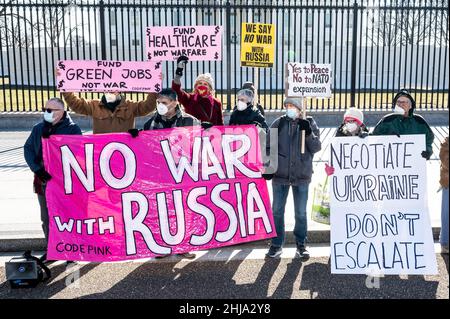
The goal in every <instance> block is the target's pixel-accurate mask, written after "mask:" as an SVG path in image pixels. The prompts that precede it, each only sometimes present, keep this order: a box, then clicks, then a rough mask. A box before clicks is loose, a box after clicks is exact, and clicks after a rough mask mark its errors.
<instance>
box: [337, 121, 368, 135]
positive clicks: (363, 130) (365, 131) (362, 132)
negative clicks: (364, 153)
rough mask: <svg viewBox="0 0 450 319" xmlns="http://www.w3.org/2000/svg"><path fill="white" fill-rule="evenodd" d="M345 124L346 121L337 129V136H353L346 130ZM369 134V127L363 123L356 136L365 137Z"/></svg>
mask: <svg viewBox="0 0 450 319" xmlns="http://www.w3.org/2000/svg"><path fill="white" fill-rule="evenodd" d="M344 126H345V123H342V124H341V125H340V126H339V127H338V129H337V130H336V134H335V136H336V137H342V136H352V135H351V134H350V133H349V132H344ZM367 135H369V130H368V129H367V127H366V126H365V125H364V124H363V125H361V128H360V130H359V133H358V134H357V135H355V136H359V137H365V136H367Z"/></svg>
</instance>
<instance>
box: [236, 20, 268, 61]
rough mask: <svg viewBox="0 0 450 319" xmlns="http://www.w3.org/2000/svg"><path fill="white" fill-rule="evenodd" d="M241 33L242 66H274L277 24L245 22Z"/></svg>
mask: <svg viewBox="0 0 450 319" xmlns="http://www.w3.org/2000/svg"><path fill="white" fill-rule="evenodd" d="M241 34H242V35H241V66H252V67H260V68H271V67H273V63H274V60H275V43H276V36H275V34H276V33H275V24H265V23H246V22H244V23H242V32H241Z"/></svg>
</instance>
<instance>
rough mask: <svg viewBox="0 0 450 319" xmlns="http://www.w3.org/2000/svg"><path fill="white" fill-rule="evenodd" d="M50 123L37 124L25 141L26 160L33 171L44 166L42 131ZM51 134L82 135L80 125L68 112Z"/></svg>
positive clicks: (52, 129)
mask: <svg viewBox="0 0 450 319" xmlns="http://www.w3.org/2000/svg"><path fill="white" fill-rule="evenodd" d="M45 125H48V124H46V123H45V122H44V121H42V122H40V123H38V124H36V125H35V126H34V127H33V130H32V131H31V134H30V136H29V137H28V139H27V141H26V142H25V145H24V146H23V148H24V156H25V161H26V162H27V164H28V166H29V167H30V169H31V170H32V171H33V172H36V171H38V170H39V169H41V168H44V162H43V160H42V141H41V138H42V132H43V130H44V126H45ZM51 134H52V135H53V134H54V135H81V129H80V127H79V126H78V125H77V124H75V123H74V122H73V121H72V119H71V118H70V116H69V115H68V114H65V116H64V119H63V120H62V121H61V122H59V123H57V124H55V125H54V126H53V127H52V128H51Z"/></svg>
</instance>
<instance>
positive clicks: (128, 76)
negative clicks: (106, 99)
mask: <svg viewBox="0 0 450 319" xmlns="http://www.w3.org/2000/svg"><path fill="white" fill-rule="evenodd" d="M56 80H57V89H58V91H62V92H159V91H161V81H162V67H161V63H154V62H134V61H133V62H131V61H101V60H95V61H80V60H62V61H58V65H57V68H56Z"/></svg>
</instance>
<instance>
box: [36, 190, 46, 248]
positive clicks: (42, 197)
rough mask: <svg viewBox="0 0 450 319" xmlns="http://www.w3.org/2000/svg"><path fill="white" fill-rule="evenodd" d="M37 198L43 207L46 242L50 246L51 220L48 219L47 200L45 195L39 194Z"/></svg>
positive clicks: (43, 228) (42, 219)
mask: <svg viewBox="0 0 450 319" xmlns="http://www.w3.org/2000/svg"><path fill="white" fill-rule="evenodd" d="M37 197H38V201H39V206H40V207H41V222H42V230H43V231H44V235H45V242H46V243H47V244H48V231H49V218H48V209H47V200H46V199H45V196H43V195H39V194H38V195H37ZM46 246H47V245H46Z"/></svg>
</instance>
